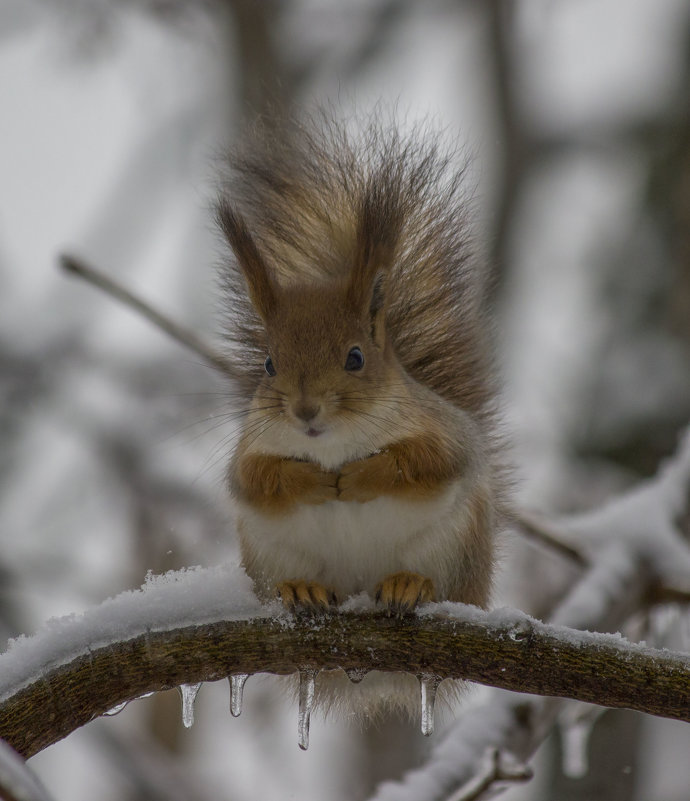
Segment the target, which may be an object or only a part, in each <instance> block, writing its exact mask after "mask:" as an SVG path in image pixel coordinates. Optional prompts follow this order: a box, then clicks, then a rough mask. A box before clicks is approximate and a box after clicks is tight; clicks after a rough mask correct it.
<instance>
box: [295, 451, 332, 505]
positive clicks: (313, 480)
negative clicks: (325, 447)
mask: <svg viewBox="0 0 690 801" xmlns="http://www.w3.org/2000/svg"><path fill="white" fill-rule="evenodd" d="M337 484H338V476H337V474H336V473H328V472H326V471H325V470H322V469H321V468H320V467H319V466H318V465H316V464H314V463H313V462H299V461H296V460H286V462H285V467H284V474H283V486H284V488H285V494H286V495H287V496H289V497H291V499H292V500H293V501H298V502H299V503H308V504H319V503H326V501H335V500H337V498H338V487H337Z"/></svg>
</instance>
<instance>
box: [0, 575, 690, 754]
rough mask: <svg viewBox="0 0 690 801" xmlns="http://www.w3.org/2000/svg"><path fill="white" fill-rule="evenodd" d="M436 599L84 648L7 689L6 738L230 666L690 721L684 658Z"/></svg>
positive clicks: (20, 743)
mask: <svg viewBox="0 0 690 801" xmlns="http://www.w3.org/2000/svg"><path fill="white" fill-rule="evenodd" d="M181 591H182V590H181ZM142 595H143V597H144V598H145V593H144V594H142ZM144 603H145V601H144ZM431 608H432V609H433V606H432V607H431ZM440 608H441V610H442V611H444V612H445V613H446V615H445V616H438V615H433V616H432V615H427V614H420V615H417V616H414V617H410V618H406V619H404V620H397V619H390V618H388V617H386V616H384V615H380V614H366V615H361V614H352V613H341V614H337V615H333V616H332V617H329V618H327V619H324V620H323V621H320V622H319V625H318V626H315V625H314V622H313V621H312V620H295V621H293V620H292V619H287V618H285V617H281V618H279V619H276V618H271V617H268V618H266V617H264V618H258V619H257V618H252V619H247V620H234V621H233V620H229V621H228V620H226V621H220V622H214V623H205V624H200V625H186V626H181V627H173V628H170V629H167V630H164V631H148V632H147V631H143V632H141V633H140V634H139V635H138V636H134V637H132V638H131V639H127V640H124V641H113V642H109V643H107V644H104V645H102V646H100V647H94V648H90V649H88V650H87V651H86V653H85V652H84V649H83V648H80V649H78V652H77V653H75V654H73V655H72V656H71V657H68V658H67V659H66V660H65V661H64V662H63V663H62V664H59V665H56V666H54V667H46V669H45V670H44V671H41V672H39V674H38V675H36V676H34V678H33V679H32V680H30V681H29V682H28V683H26V682H21V681H19V682H17V686H15V687H12V688H9V690H8V691H6V692H5V693H4V697H3V699H2V701H0V737H3V738H4V739H6V740H7V742H8V743H10V744H11V745H12V747H14V748H15V749H16V750H17V751H18V752H19V753H21V754H22V755H24V756H25V757H29V756H31V755H33V754H35V753H36V752H37V751H40V750H41V749H42V748H45V747H46V746H47V745H50V744H51V743H53V742H55V741H57V740H59V739H61V738H62V737H64V736H66V735H67V734H69V733H70V732H71V731H73V730H74V729H76V728H77V727H79V726H82V725H84V724H85V723H88V722H89V721H90V720H92V719H93V718H94V717H97V716H99V715H102V714H103V713H104V712H106V711H107V710H108V709H110V708H112V707H114V706H116V705H117V704H119V703H121V702H123V701H126V700H130V699H133V698H137V697H138V696H141V695H143V694H145V693H148V692H152V691H158V690H165V689H169V688H171V687H175V686H179V685H180V684H193V683H197V682H203V681H213V680H216V679H220V678H223V677H225V676H227V675H229V674H232V673H259V672H268V673H277V674H286V673H292V672H294V671H296V670H298V669H307V668H318V669H326V670H329V669H335V668H342V669H345V670H357V669H364V670H387V671H405V672H408V673H414V674H421V673H426V674H428V673H433V674H435V675H437V676H440V677H442V678H455V679H469V680H471V681H476V682H480V683H483V684H490V685H494V686H497V687H503V688H505V689H510V690H516V691H519V692H523V693H536V694H540V695H558V696H564V697H567V698H574V699H579V700H582V701H588V702H591V703H597V704H602V705H605V706H612V707H627V708H629V709H636V710H639V711H642V712H648V713H650V714H654V715H660V716H662V717H669V718H676V719H679V720H688V721H690V658H689V657H688V656H687V655H684V654H677V653H672V652H669V651H656V650H653V649H649V648H645V647H642V646H639V645H634V644H631V643H627V642H626V641H625V640H622V639H621V638H619V637H612V636H608V635H596V634H588V633H585V632H578V631H573V630H569V629H567V628H564V627H557V626H549V625H545V624H543V623H540V622H539V621H536V620H534V619H532V618H529V617H527V616H526V615H524V614H522V613H520V612H515V611H512V610H498V611H497V612H493V613H486V612H481V611H479V610H477V609H475V608H473V607H467V606H464V605H462V604H443V605H441V607H440ZM449 612H452V613H453V614H448V613H449ZM59 623H60V624H61V625H62V626H63V627H65V633H64V634H63V636H64V637H67V638H69V632H68V629H69V627H70V626H74V627H77V628H78V627H79V625H80V621H79V619H76V620H73V621H70V620H65V621H59ZM37 636H39V637H40V634H39V635H37ZM11 653H12V652H11V651H10V655H11ZM2 668H3V659H0V671H1V670H2Z"/></svg>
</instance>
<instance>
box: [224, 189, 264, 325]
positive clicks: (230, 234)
mask: <svg viewBox="0 0 690 801" xmlns="http://www.w3.org/2000/svg"><path fill="white" fill-rule="evenodd" d="M216 218H217V220H218V224H219V225H220V228H221V230H222V231H223V233H224V234H225V237H226V239H227V240H228V242H229V243H230V247H231V248H232V251H233V253H234V254H235V258H236V259H237V262H238V264H239V266H240V267H241V269H242V272H243V274H244V277H245V279H246V281H247V286H248V287H249V294H250V296H251V299H252V303H253V304H254V306H255V307H256V310H257V311H258V312H259V314H260V315H261V316H262V317H263V319H264V321H267V320H268V319H269V318H270V317H272V316H273V314H274V313H275V310H276V305H277V301H276V291H275V287H274V285H273V281H272V280H271V276H270V274H269V271H268V268H267V267H266V263H265V262H264V260H263V257H262V256H261V253H259V250H258V248H257V247H256V243H255V242H254V240H253V238H252V235H251V234H250V233H249V229H248V228H247V225H246V223H245V221H244V219H243V218H242V217H241V216H240V214H238V213H237V212H236V211H235V209H233V208H232V206H231V205H230V203H229V202H228V201H227V200H226V199H221V200H220V202H219V204H218V211H217V213H216Z"/></svg>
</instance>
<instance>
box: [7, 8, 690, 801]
mask: <svg viewBox="0 0 690 801" xmlns="http://www.w3.org/2000/svg"><path fill="white" fill-rule="evenodd" d="M276 100H277V101H278V102H280V103H281V104H282V105H284V106H285V107H287V108H289V109H291V110H292V111H293V112H295V113H299V109H300V108H303V107H306V108H309V107H312V106H313V105H314V104H315V103H316V102H324V101H326V102H330V103H332V104H334V105H335V106H336V107H338V108H340V109H342V113H343V115H347V114H348V113H350V112H352V111H357V110H362V111H366V110H367V109H369V108H371V107H372V106H374V105H375V104H376V103H378V102H380V101H383V102H384V104H387V105H389V106H390V105H393V104H397V109H398V113H399V115H400V118H401V124H411V123H412V122H413V121H414V120H418V119H422V118H429V117H430V118H431V119H432V120H433V121H434V122H435V124H436V125H438V126H439V127H445V128H446V129H447V130H448V131H450V132H451V133H452V134H453V135H456V136H457V137H458V138H459V139H460V140H461V141H463V142H465V143H466V144H467V147H468V149H469V150H470V151H472V152H473V153H474V154H476V155H475V160H474V163H473V167H472V171H471V172H472V180H473V181H474V182H475V183H476V187H477V206H478V210H479V226H480V227H479V231H480V239H481V241H482V243H483V248H484V249H485V251H486V254H487V260H488V262H489V263H491V264H492V265H494V267H493V269H494V271H495V278H496V290H495V293H494V302H495V307H496V313H497V320H498V326H497V328H498V335H499V337H498V338H499V353H500V358H501V364H502V370H503V379H504V381H503V383H504V405H505V409H506V422H507V426H506V427H507V429H508V431H509V433H510V436H511V439H512V441H513V446H514V460H515V462H516V465H517V476H518V487H517V493H516V494H517V498H518V500H519V501H520V502H521V503H522V504H525V505H527V506H532V507H536V508H539V509H543V510H546V511H568V510H579V509H584V508H589V507H592V506H594V505H596V504H597V503H598V502H600V501H601V500H602V499H603V498H606V497H608V496H609V495H610V494H611V493H614V492H616V491H617V490H619V489H621V488H624V487H627V486H629V485H630V484H631V483H633V482H634V481H635V480H636V479H638V478H639V477H641V476H646V475H651V474H652V473H653V472H654V471H655V469H656V467H657V465H658V463H659V460H660V459H661V458H663V457H664V456H665V455H667V454H669V453H670V452H671V451H672V450H673V448H674V446H675V443H676V438H677V434H678V431H679V429H680V427H681V426H682V425H683V424H684V423H686V422H687V421H688V419H690V6H689V5H688V3H687V0H596V1H595V0H578V2H574V0H516V2H513V3H510V2H501V0H490V1H489V0H487V1H486V2H478V1H476V2H472V1H471V0H457V1H456V2H452V1H451V0H446V1H445V2H443V1H442V0H438V1H437V0H430V2H425V3H423V4H422V3H413V2H409V1H408V0H376V2H371V1H370V0H366V1H365V0H357V1H356V2H351V3H347V4H345V3H336V2H331V0H328V2H327V1H326V0H290V1H288V0H285V1H284V2H278V0H265V2H253V0H228V1H227V2H221V0H216V2H212V1H211V0H207V2H201V0H198V2H192V1H191V0H189V2H185V0H88V1H87V0H51V2H44V1H41V0H0V637H2V638H3V639H6V638H7V637H11V636H15V635H17V634H19V633H21V632H27V633H30V632H32V631H34V630H35V629H36V628H37V627H38V626H39V625H40V624H41V622H43V621H44V620H46V619H47V618H49V617H51V616H55V615H63V614H68V613H71V612H79V611H82V610H84V609H87V608H89V607H91V606H93V605H95V604H97V603H99V602H100V601H102V600H103V599H104V598H106V597H108V596H110V595H114V594H116V593H118V592H120V591H122V590H125V589H128V588H134V587H138V586H139V585H140V584H142V582H143V581H144V578H145V576H146V573H147V571H149V570H152V571H154V572H155V573H160V572H163V571H166V570H169V569H172V568H179V567H183V566H188V565H196V564H200V565H204V566H207V565H208V566H211V565H214V564H218V563H219V562H222V561H224V560H232V559H234V558H236V547H235V543H234V541H233V537H232V532H231V528H230V523H229V517H230V515H229V508H228V502H227V500H226V498H225V492H224V490H223V471H224V465H225V463H226V460H227V456H228V453H229V450H230V449H231V447H232V441H233V421H232V419H231V417H230V416H229V415H228V414H227V401H226V397H225V395H226V393H227V391H228V387H227V386H226V385H225V384H224V382H223V381H222V380H221V379H220V378H218V377H217V376H215V375H214V374H213V372H212V371H211V370H210V368H208V367H207V366H206V365H204V364H201V363H200V361H199V359H198V358H197V357H194V356H190V355H189V354H188V353H187V352H185V351H183V350H181V349H180V348H179V347H178V346H177V345H175V344H174V343H172V342H171V341H168V340H167V339H166V338H165V337H163V336H162V335H161V334H160V333H159V332H158V331H156V330H154V329H152V328H151V327H150V325H148V324H147V323H145V322H143V321H142V320H140V319H139V318H138V317H137V316H135V315H134V314H133V313H132V312H130V311H129V310H127V309H125V308H122V307H120V306H118V305H116V304H115V303H113V302H112V301H111V300H110V299H108V298H106V297H104V296H102V295H101V294H99V293H98V292H96V291H95V290H93V289H92V288H90V287H88V286H85V285H83V284H80V283H79V282H76V281H74V280H71V279H69V278H67V277H65V276H64V275H63V274H61V273H60V272H59V270H58V269H57V266H56V257H57V255H58V254H59V253H60V252H61V251H63V250H69V251H70V252H74V253H76V254H79V255H81V256H83V257H84V258H86V259H87V260H89V261H91V262H92V263H93V264H94V265H95V266H97V267H99V268H100V269H102V270H104V271H106V272H109V273H110V274H112V275H114V276H116V277H118V278H119V279H120V280H121V281H123V282H125V283H126V284H127V285H128V286H130V287H131V288H133V289H134V290H136V292H137V293H139V294H140V295H142V296H144V297H146V298H148V299H150V300H151V301H152V302H153V303H154V304H155V305H156V306H158V307H160V308H161V309H163V310H165V311H167V312H168V313H170V314H171V315H172V316H174V317H175V318H176V319H178V320H179V321H180V322H183V323H185V324H187V325H189V326H191V327H193V328H194V329H195V330H196V331H198V332H199V333H200V334H202V335H205V336H207V337H208V338H211V339H213V338H214V337H216V336H217V334H218V331H219V328H220V325H219V321H220V315H221V312H222V310H221V309H220V308H219V306H218V300H217V293H216V291H215V280H216V270H217V265H218V263H219V261H220V260H221V259H222V257H223V247H222V244H221V242H220V238H219V237H218V235H217V233H216V232H215V231H214V229H213V225H212V220H211V213H210V211H209V210H210V206H211V203H212V201H213V197H214V194H215V189H216V181H217V164H218V159H219V154H220V153H221V152H222V150H223V147H224V145H225V144H226V143H228V142H230V141H232V138H233V136H235V135H236V134H237V132H238V131H239V130H240V129H241V127H242V124H243V123H244V122H245V121H246V120H247V119H251V118H252V116H253V114H255V113H256V112H257V111H261V110H265V109H266V108H269V107H270V105H271V103H272V102H275V101H276ZM508 540H509V541H508V542H507V543H506V546H505V548H504V557H503V566H502V576H501V583H500V587H499V601H501V602H506V603H511V604H515V605H518V606H520V607H522V608H524V609H526V610H527V611H529V612H532V613H535V614H544V613H545V612H546V611H547V610H548V608H549V606H550V604H551V603H552V601H553V599H554V598H555V597H557V596H558V595H559V594H560V593H562V591H563V589H564V588H565V586H566V585H567V582H568V581H569V580H571V579H572V575H571V574H570V573H569V572H568V568H567V567H566V566H565V565H563V564H561V562H560V561H558V559H557V558H556V557H554V556H545V555H542V554H537V553H536V552H535V551H534V550H531V549H530V547H529V546H527V545H525V544H524V542H523V541H522V540H521V539H520V538H519V535H517V534H514V535H513V534H511V535H510V537H509V538H508ZM537 560H539V561H537ZM527 566H529V571H530V572H527V571H526V567H527ZM535 571H536V572H537V573H538V574H539V577H540V581H539V582H535V580H534V576H535ZM669 638H670V639H669V642H671V643H673V642H674V641H673V631H671V632H670V633H669ZM648 639H649V637H648ZM675 644H676V645H677V642H676V643H675ZM227 705H228V692H227V685H226V684H225V683H224V682H221V683H218V684H214V685H207V686H205V687H203V688H202V691H201V693H200V695H199V698H198V701H197V709H196V721H197V722H196V724H195V726H194V728H193V729H192V730H190V731H186V730H183V729H182V726H181V722H180V703H179V698H178V696H177V694H176V693H175V692H172V693H166V694H161V695H159V696H155V697H153V698H149V699H146V700H142V701H139V702H136V703H134V704H131V705H130V706H129V707H128V708H127V709H126V710H125V711H124V712H122V713H121V715H119V716H118V717H116V718H109V719H103V720H99V721H96V722H94V723H92V724H90V725H89V726H87V727H85V728H84V729H82V730H80V731H78V732H76V733H75V734H73V735H71V736H70V737H69V738H68V739H67V740H65V741H63V742H61V743H58V744H57V745H54V746H52V747H50V748H49V749H47V750H46V751H44V752H42V753H41V754H39V755H38V756H36V757H35V758H33V759H32V760H31V763H30V764H31V766H32V767H33V768H34V769H35V770H36V772H37V773H38V775H39V776H40V777H41V778H42V779H43V781H44V783H45V785H46V786H47V787H48V788H49V789H50V790H51V791H52V793H53V795H54V796H55V798H56V799H57V801H63V799H64V800H65V801H66V799H73V800H74V801H81V799H84V801H86V799H91V798H93V797H98V798H100V799H103V801H115V799H118V800H119V799H128V800H129V801H143V800H144V799H149V800H150V799H160V800H161V801H163V800H164V799H165V801H175V800H176V799H186V800H187V801H197V800H198V801H205V800H206V799H221V800H223V799H228V801H229V800H230V799H233V801H235V800H236V799H237V800H239V801H253V799H258V798H260V799H265V800H266V801H273V800H274V799H275V801H279V799H280V800H281V801H282V799H289V798H300V799H301V801H312V800H313V801H317V799H318V800H320V801H321V800H322V799H326V798H327V799H329V801H341V799H342V801H345V800H346V799H347V800H348V801H352V799H364V798H366V797H367V796H368V795H369V794H370V793H371V791H372V788H373V786H374V785H375V784H376V782H377V781H379V780H380V779H382V778H388V777H391V776H395V775H399V773H400V772H401V771H402V770H403V769H404V768H405V767H407V766H411V765H414V764H418V763H419V762H420V761H421V760H422V759H423V754H424V749H426V748H428V743H427V742H426V741H423V738H422V737H421V735H419V734H418V732H417V729H416V727H415V726H413V725H409V726H408V725H405V726H393V725H392V724H391V725H390V726H384V727H382V728H381V729H380V730H378V731H369V732H360V731H358V730H356V729H354V728H352V727H349V726H348V725H347V724H346V723H343V722H339V721H327V722H323V721H320V720H318V719H317V720H315V721H313V723H312V736H311V744H310V749H309V751H308V752H306V753H302V752H300V751H299V750H298V749H297V744H296V712H295V710H294V708H291V706H290V704H289V703H288V702H287V701H286V700H284V699H283V698H282V697H281V695H280V693H279V690H278V689H277V688H276V686H275V683H274V682H272V681H271V680H270V679H264V680H261V679H257V678H253V679H250V681H249V682H248V684H247V687H246V690H245V705H244V712H243V714H242V717H241V718H239V719H238V720H235V719H233V718H231V717H230V715H229V712H228V711H227ZM567 739H568V738H567V737H565V738H559V737H554V738H552V739H551V740H550V741H549V742H547V743H546V744H545V746H544V747H543V749H542V751H541V753H540V754H539V756H538V758H537V778H536V779H535V780H534V781H533V782H532V783H531V784H530V785H529V786H528V787H526V788H524V789H521V790H512V791H510V794H507V795H506V796H504V797H506V798H510V799H511V800H512V801H516V800H517V799H519V798H529V799H532V800H533V801H541V800H542V799H543V801H547V799H553V798H558V799H559V801H575V799H592V798H597V799H600V801H617V799H634V801H646V800H647V799H650V798H654V799H658V800H659V801H684V800H685V799H687V787H688V786H690V766H688V761H687V753H688V749H689V748H690V730H688V729H687V727H686V726H685V725H682V724H675V723H670V722H665V721H664V722H659V721H652V720H649V719H645V718H643V717H642V716H639V715H634V714H632V713H626V712H616V713H606V714H604V715H603V716H601V717H600V718H599V720H598V722H597V726H596V728H595V730H594V732H593V734H592V739H591V742H590V745H591V753H592V763H591V770H590V771H589V773H588V774H587V775H586V776H584V777H582V778H579V779H573V778H568V777H566V776H564V775H563V771H562V769H561V766H562V762H563V760H562V759H561V751H562V750H563V749H562V743H563V742H564V741H567ZM599 763H601V764H599ZM571 772H572V771H571Z"/></svg>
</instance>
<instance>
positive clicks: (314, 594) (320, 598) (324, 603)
mask: <svg viewBox="0 0 690 801" xmlns="http://www.w3.org/2000/svg"><path fill="white" fill-rule="evenodd" d="M276 592H277V594H278V597H279V598H280V600H281V601H282V602H283V606H285V608H286V609H287V610H288V611H290V612H304V613H307V614H323V613H324V612H330V611H331V610H332V609H333V608H334V607H335V606H336V605H337V603H338V599H337V598H336V595H335V592H333V590H331V589H328V588H327V587H324V586H323V585H322V584H319V583H318V582H316V581H301V580H300V581H281V582H280V583H279V584H278V585H277V586H276Z"/></svg>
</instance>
